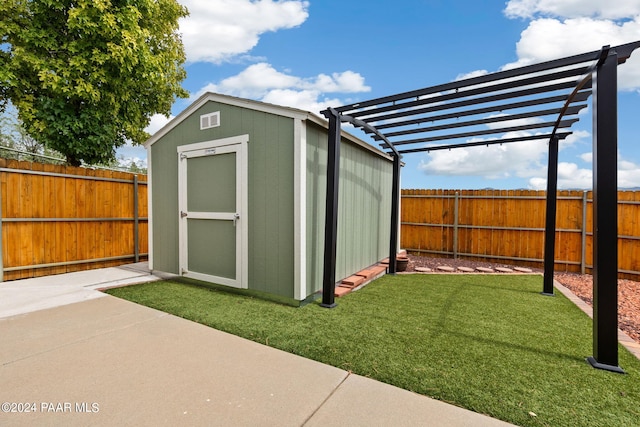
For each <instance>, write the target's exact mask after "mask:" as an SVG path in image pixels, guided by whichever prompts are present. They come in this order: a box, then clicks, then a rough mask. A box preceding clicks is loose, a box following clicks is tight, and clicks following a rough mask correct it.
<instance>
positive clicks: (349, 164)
mask: <svg viewBox="0 0 640 427" xmlns="http://www.w3.org/2000/svg"><path fill="white" fill-rule="evenodd" d="M391 168H392V164H391V162H389V161H388V160H386V159H383V158H380V157H378V156H376V155H375V154H373V153H371V152H368V151H366V150H364V149H362V148H360V147H358V146H356V145H354V144H351V143H349V142H347V141H346V140H343V144H342V148H341V161H340V190H339V191H340V194H339V196H340V200H339V206H338V210H339V219H338V253H337V266H336V278H337V279H340V278H344V277H347V276H349V275H351V274H353V273H355V272H357V271H359V270H361V269H363V268H365V267H368V266H370V265H371V264H373V263H375V262H376V261H379V260H380V259H383V258H385V257H387V256H388V254H387V252H388V246H389V230H390V229H389V227H390V225H389V224H390V215H391ZM326 169H327V133H326V130H323V129H319V128H317V127H314V126H309V127H308V129H307V201H306V203H307V206H306V207H307V217H306V219H307V231H306V234H307V293H308V294H309V295H311V294H312V293H314V292H316V291H318V290H320V289H321V288H322V268H323V263H324V260H323V257H322V254H323V248H324V215H325V212H324V209H325V200H324V199H325V191H326V190H325V189H326Z"/></svg>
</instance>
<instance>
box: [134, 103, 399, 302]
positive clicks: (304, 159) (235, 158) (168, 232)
mask: <svg viewBox="0 0 640 427" xmlns="http://www.w3.org/2000/svg"><path fill="white" fill-rule="evenodd" d="M327 133H328V122H327V121H326V120H325V119H323V118H320V117H319V116H317V115H315V114H312V113H309V112H306V111H302V110H298V109H293V108H288V107H281V106H277V105H272V104H266V103H262V102H257V101H252V100H247V99H241V98H236V97H230V96H226V95H220V94H214V93H207V94H205V95H203V96H202V97H200V98H199V99H198V100H197V101H195V102H194V103H193V104H192V105H190V106H189V107H187V108H186V109H185V110H184V111H183V112H182V113H180V114H179V115H178V116H177V117H175V118H174V119H173V120H171V121H170V122H169V123H168V124H167V125H166V126H164V127H163V128H162V129H160V130H159V131H158V132H157V133H156V134H154V135H153V136H152V137H151V138H150V139H149V140H148V141H147V142H146V143H145V147H146V149H147V155H148V170H149V177H148V181H149V206H150V213H149V221H150V233H149V248H150V255H149V263H150V268H151V269H152V270H154V271H158V272H165V273H173V274H177V275H180V276H183V277H186V278H191V279H195V280H198V281H203V282H208V283H212V284H217V285H223V286H228V287H233V288H238V289H243V290H246V291H247V292H249V293H252V294H255V295H259V296H263V297H267V298H272V299H277V300H281V301H286V302H289V303H293V304H299V303H301V302H303V301H305V300H309V299H312V298H314V296H315V295H317V294H318V291H320V290H321V289H322V283H323V264H324V243H325V242H324V239H325V235H324V233H325V200H326V182H327V144H328V142H327ZM392 173H393V162H392V159H391V158H390V156H388V155H387V154H385V153H383V152H382V151H380V150H378V149H376V148H375V147H373V146H371V145H369V144H367V143H365V142H363V141H361V140H360V139H358V138H356V137H354V136H352V135H350V134H348V133H346V132H343V133H342V136H341V151H340V176H341V179H340V183H339V193H338V194H339V211H338V218H339V221H338V224H339V226H338V239H337V250H336V255H335V265H336V267H335V268H336V278H345V277H348V276H350V275H352V274H354V273H355V272H357V271H360V270H362V269H365V268H367V267H369V266H371V265H373V264H375V263H377V262H378V261H380V260H381V259H383V258H385V257H387V256H388V254H389V236H390V223H391V217H390V216H391V194H392V191H391V190H392Z"/></svg>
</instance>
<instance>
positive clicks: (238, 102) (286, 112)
mask: <svg viewBox="0 0 640 427" xmlns="http://www.w3.org/2000/svg"><path fill="white" fill-rule="evenodd" d="M210 101H212V102H220V103H223V104H227V105H233V106H236V107H241V108H247V109H250V110H254V111H262V112H265V113H270V114H276V115H278V116H283V117H290V118H292V119H298V120H303V121H308V122H311V123H314V124H316V125H318V126H320V127H322V128H325V129H328V128H329V122H328V121H327V120H326V119H324V118H322V117H320V116H318V115H316V114H314V113H311V112H309V111H304V110H300V109H297V108H292V107H285V106H282V105H276V104H269V103H266V102H261V101H254V100H251V99H245V98H238V97H235V96H230V95H222V94H219V93H213V92H207V93H205V94H203V95H202V96H201V97H200V98H198V99H197V100H196V101H194V102H193V103H192V104H191V105H189V106H188V107H187V108H185V109H184V110H183V111H182V112H181V113H180V114H178V115H177V116H176V117H174V118H173V119H171V120H170V121H169V123H167V124H166V125H164V126H163V127H162V128H161V129H160V130H158V131H157V132H156V133H155V134H153V135H152V136H151V137H150V138H149V139H148V140H147V141H146V142H145V143H144V146H145V147H146V148H148V147H150V146H151V145H153V144H155V143H156V142H158V141H159V140H160V139H162V137H163V136H164V135H166V134H167V133H169V132H170V131H171V130H172V129H173V128H175V127H176V126H178V125H179V124H180V123H182V122H183V121H184V120H185V119H186V118H187V117H189V116H191V115H192V114H193V113H194V112H195V111H197V110H198V109H199V108H200V107H202V106H203V105H205V104H206V103H207V102H210ZM342 137H343V138H346V139H347V140H349V141H350V142H352V143H354V144H356V145H358V146H361V147H362V148H364V149H366V150H369V151H371V152H374V153H376V154H378V155H380V156H381V157H384V158H387V159H391V157H390V156H389V155H388V154H387V153H385V152H384V151H382V150H379V149H378V148H377V147H374V146H372V145H371V144H369V143H367V142H365V141H363V140H361V139H360V138H358V137H356V136H354V135H352V134H350V133H348V132H345V131H343V132H342Z"/></svg>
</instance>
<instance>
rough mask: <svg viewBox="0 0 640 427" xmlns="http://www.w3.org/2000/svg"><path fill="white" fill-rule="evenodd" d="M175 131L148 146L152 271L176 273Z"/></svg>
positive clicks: (176, 182)
mask: <svg viewBox="0 0 640 427" xmlns="http://www.w3.org/2000/svg"><path fill="white" fill-rule="evenodd" d="M177 134H178V132H175V133H172V134H171V135H167V137H166V138H167V141H166V143H164V142H165V141H163V143H160V144H154V145H152V146H151V150H152V155H151V162H152V165H151V167H152V169H153V171H154V173H153V176H152V179H153V185H152V187H151V191H152V192H153V194H152V198H151V200H152V203H153V205H152V207H151V208H152V209H153V230H151V231H150V232H151V233H153V239H152V242H153V268H154V269H155V270H158V271H163V272H167V273H174V274H178V267H179V265H178V217H177V214H176V213H177V212H178V165H177V154H176V149H175V146H176V145H177V144H176V145H173V142H174V141H173V139H175V136H176V135H177Z"/></svg>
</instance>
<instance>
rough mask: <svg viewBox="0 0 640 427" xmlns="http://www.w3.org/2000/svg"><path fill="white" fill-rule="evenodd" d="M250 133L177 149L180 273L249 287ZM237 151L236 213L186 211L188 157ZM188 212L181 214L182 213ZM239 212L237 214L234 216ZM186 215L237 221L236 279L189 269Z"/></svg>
mask: <svg viewBox="0 0 640 427" xmlns="http://www.w3.org/2000/svg"><path fill="white" fill-rule="evenodd" d="M248 143H249V135H239V136H234V137H231V138H222V139H216V140H212V141H205V142H199V143H195V144H187V145H181V146H179V147H178V148H177V152H178V212H177V215H178V218H179V219H178V223H179V226H178V230H179V242H180V244H179V273H180V274H181V275H183V276H185V277H190V278H193V279H196V280H202V281H206V282H213V283H218V284H221V285H226V286H232V287H236V288H243V289H246V288H248V275H249V266H248V259H249V218H248V205H249V201H248V188H249V185H248V184H249V166H248V152H249V150H248V146H247V144H248ZM232 152H235V153H236V212H235V213H231V214H229V213H212V212H188V211H187V163H186V160H187V159H189V158H194V157H202V156H210V155H216V154H225V153H232ZM182 212H185V213H187V216H182V215H181V213H182ZM235 214H237V216H236V215H235ZM187 218H191V219H220V220H235V221H236V227H238V232H237V233H236V275H235V279H229V278H225V277H217V276H211V275H208V274H203V273H198V272H192V271H189V270H188V268H187V266H188V265H189V264H188V260H189V253H188V242H187V236H188V234H187Z"/></svg>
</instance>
